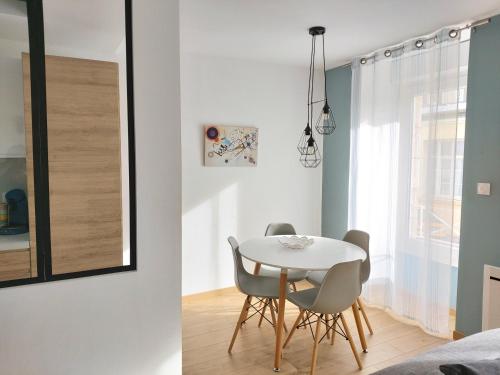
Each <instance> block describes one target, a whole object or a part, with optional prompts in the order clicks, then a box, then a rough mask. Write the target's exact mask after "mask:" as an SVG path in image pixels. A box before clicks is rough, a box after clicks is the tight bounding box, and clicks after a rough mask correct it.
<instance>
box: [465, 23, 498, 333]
mask: <svg viewBox="0 0 500 375" xmlns="http://www.w3.org/2000/svg"><path fill="white" fill-rule="evenodd" d="M464 152H465V153H464V182H463V201H462V227H461V236H460V237H461V238H460V258H459V272H458V296H457V330H458V331H461V332H463V333H465V334H466V335H468V334H472V333H475V332H478V331H480V330H481V324H482V298H483V267H484V265H485V264H491V265H494V266H500V235H499V234H500V16H496V17H494V18H492V20H491V23H490V24H489V25H486V26H482V27H479V28H478V29H477V30H476V32H473V33H472V36H471V44H470V55H469V77H468V89H467V113H466V133H465V151H464ZM477 182H490V183H491V196H489V197H484V196H478V195H477V194H476V183H477Z"/></svg>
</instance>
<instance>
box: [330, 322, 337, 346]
mask: <svg viewBox="0 0 500 375" xmlns="http://www.w3.org/2000/svg"><path fill="white" fill-rule="evenodd" d="M332 320H333V323H332V324H333V328H332V335H331V336H332V339H331V341H330V345H333V344H334V342H335V333H336V332H335V326H336V325H337V323H336V322H335V317H334V316H333V315H332Z"/></svg>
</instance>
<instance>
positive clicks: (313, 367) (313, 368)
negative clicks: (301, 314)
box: [311, 315, 323, 375]
mask: <svg viewBox="0 0 500 375" xmlns="http://www.w3.org/2000/svg"><path fill="white" fill-rule="evenodd" d="M322 317H323V315H320V316H319V317H318V321H317V322H316V332H315V334H314V346H313V354H312V361H311V375H314V373H315V372H316V362H317V361H318V344H319V335H320V331H321V318H322Z"/></svg>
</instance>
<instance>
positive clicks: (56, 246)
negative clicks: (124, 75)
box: [25, 56, 123, 274]
mask: <svg viewBox="0 0 500 375" xmlns="http://www.w3.org/2000/svg"><path fill="white" fill-rule="evenodd" d="M45 69H46V82H47V137H48V160H49V186H50V224H51V244H52V248H51V250H52V252H51V255H52V273H53V274H63V273H68V272H78V271H87V270H95V269H102V268H108V267H116V266H121V265H122V264H123V245H122V202H121V199H122V190H121V155H120V147H121V142H120V108H119V83H118V82H119V81H118V65H117V64H116V63H113V62H105V61H95V60H85V59H75V58H68V57H59V56H46V59H45ZM26 80H29V74H25V81H26ZM25 85H26V83H25ZM28 133H30V132H28V131H27V134H28ZM29 151H30V152H32V150H29ZM29 168H30V169H28V171H29V173H32V168H33V167H32V165H30V166H29ZM32 197H33V190H32V189H31V191H30V199H31V201H30V202H32ZM30 205H31V203H30ZM31 222H33V223H31ZM30 224H31V225H32V228H34V212H32V211H30ZM31 232H32V233H34V231H31Z"/></svg>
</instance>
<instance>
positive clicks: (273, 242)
mask: <svg viewBox="0 0 500 375" xmlns="http://www.w3.org/2000/svg"><path fill="white" fill-rule="evenodd" d="M283 237H290V236H267V237H259V238H253V239H250V240H247V241H244V242H242V243H241V244H240V246H239V251H240V253H241V255H242V256H243V257H244V258H246V259H249V260H251V261H254V262H255V263H256V267H255V271H254V272H255V273H256V274H258V272H259V270H260V265H261V264H265V265H267V266H272V267H276V268H280V269H281V275H280V298H279V307H278V322H277V327H276V347H275V353H274V368H273V369H274V371H279V370H280V365H281V353H282V347H283V344H282V341H283V325H284V319H285V302H286V293H287V274H288V270H289V269H297V270H308V271H326V270H329V269H330V268H331V267H333V266H334V265H336V264H338V263H344V262H350V261H354V260H358V259H361V260H362V261H364V260H365V259H366V252H365V251H364V250H363V249H361V248H360V247H358V246H356V245H354V244H352V243H349V242H345V241H340V240H335V239H332V238H326V237H316V236H307V237H308V238H311V239H313V242H312V244H310V245H309V246H306V247H305V248H304V249H292V248H289V247H286V246H284V245H283V244H282V243H281V242H280V239H283ZM352 310H353V314H354V319H355V321H356V327H357V329H358V334H359V338H360V342H361V346H362V348H363V351H365V352H366V350H367V347H366V340H365V335H364V331H363V326H362V325H361V319H360V316H359V310H358V307H357V305H356V303H354V304H353V305H352Z"/></svg>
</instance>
